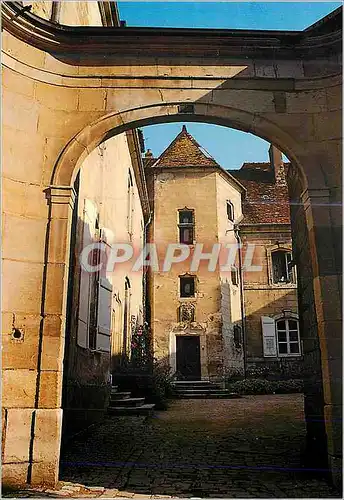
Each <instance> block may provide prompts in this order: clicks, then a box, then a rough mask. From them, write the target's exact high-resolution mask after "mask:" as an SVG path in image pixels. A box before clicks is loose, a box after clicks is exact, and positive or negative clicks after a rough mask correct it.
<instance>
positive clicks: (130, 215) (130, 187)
mask: <svg viewBox="0 0 344 500" xmlns="http://www.w3.org/2000/svg"><path fill="white" fill-rule="evenodd" d="M127 207H128V214H127V222H128V224H127V226H128V233H129V237H130V239H131V238H132V233H133V212H134V184H133V177H132V175H131V172H130V170H129V174H128V193H127Z"/></svg>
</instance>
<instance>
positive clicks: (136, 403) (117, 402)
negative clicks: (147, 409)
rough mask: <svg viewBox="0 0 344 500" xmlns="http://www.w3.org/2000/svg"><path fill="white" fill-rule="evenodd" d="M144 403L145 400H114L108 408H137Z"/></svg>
mask: <svg viewBox="0 0 344 500" xmlns="http://www.w3.org/2000/svg"><path fill="white" fill-rule="evenodd" d="M144 402H145V398H124V399H114V400H113V401H111V403H110V408H118V407H120V406H123V407H126V408H127V407H137V406H142V405H143V404H144Z"/></svg>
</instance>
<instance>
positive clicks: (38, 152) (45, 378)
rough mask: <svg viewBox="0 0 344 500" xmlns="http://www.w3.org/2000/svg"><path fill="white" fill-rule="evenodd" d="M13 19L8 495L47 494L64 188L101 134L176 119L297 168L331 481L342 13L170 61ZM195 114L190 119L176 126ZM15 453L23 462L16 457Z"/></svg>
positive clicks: (173, 55) (335, 427) (68, 196)
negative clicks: (209, 127)
mask: <svg viewBox="0 0 344 500" xmlns="http://www.w3.org/2000/svg"><path fill="white" fill-rule="evenodd" d="M11 5H12V6H14V5H15V3H14V2H13V4H11V3H10V2H9V3H8V4H6V5H5V4H4V5H3V16H2V27H3V35H2V50H3V66H4V73H3V108H2V110H3V114H2V119H3V129H2V132H3V146H4V147H3V153H2V154H3V172H2V175H3V193H4V194H3V212H4V214H5V215H4V227H5V229H4V232H3V258H4V262H3V289H4V296H3V322H2V327H3V346H4V358H3V359H4V361H3V370H4V373H3V408H4V422H5V425H4V435H5V445H4V456H5V458H4V461H3V475H4V477H5V478H6V481H7V482H8V483H14V484H16V485H18V484H21V483H27V482H29V483H30V484H35V483H36V484H37V482H45V483H50V484H54V483H55V482H56V481H57V476H58V460H59V447H60V437H61V387H62V371H63V366H62V360H63V346H64V332H65V321H66V284H67V281H66V280H67V276H68V258H69V253H68V251H67V249H69V239H70V229H69V228H70V220H71V213H72V206H73V196H74V195H73V191H72V189H71V185H72V182H73V172H75V170H76V169H77V167H78V166H80V164H81V163H82V161H83V159H84V158H85V157H86V156H87V155H88V154H89V153H90V151H92V150H93V149H94V148H95V147H96V146H97V145H98V144H99V143H100V142H101V141H102V140H103V139H104V137H105V136H106V134H108V133H109V131H110V130H111V131H112V133H119V132H121V131H123V128H125V127H127V128H130V127H131V126H137V124H140V125H143V124H144V123H145V124H147V123H151V124H153V123H158V122H162V121H180V120H181V119H183V120H184V119H185V120H193V121H195V120H200V121H207V122H208V123H209V122H211V123H215V124H222V125H226V126H235V127H236V128H238V129H241V130H244V131H250V132H252V133H254V134H257V135H258V136H261V137H264V138H266V139H268V140H269V141H270V142H272V143H274V144H275V145H276V146H277V147H279V148H280V149H281V150H282V151H283V152H284V153H285V154H287V155H288V157H289V159H290V160H291V161H293V162H294V163H295V165H296V167H297V177H298V178H299V180H300V182H301V184H302V190H303V195H302V198H301V203H302V205H303V207H304V213H305V218H301V217H300V218H298V217H297V220H300V221H301V220H302V221H303V224H304V227H303V229H304V231H305V233H306V235H307V237H308V241H309V247H308V251H307V258H305V263H306V265H309V264H310V271H309V272H310V276H309V283H311V286H312V287H313V292H314V293H313V297H312V298H311V300H312V304H314V308H315V317H316V322H317V329H318V337H319V339H320V350H321V370H322V374H323V377H322V381H323V405H324V412H325V415H326V420H325V430H326V437H327V447H328V448H327V449H328V457H329V464H330V467H331V468H332V470H333V472H334V473H335V471H339V470H341V465H340V457H341V449H340V445H341V438H340V432H341V425H340V423H338V422H340V418H341V409H342V407H341V404H342V403H341V367H342V363H341V354H342V348H341V341H342V324H341V307H340V305H341V303H340V290H341V272H342V269H341V230H342V217H341V207H342V196H341V194H342V193H341V186H342V182H341V155H342V153H341V120H342V114H341V103H342V93H341V59H342V56H341V48H340V47H341V44H340V30H341V28H340V26H339V23H338V19H340V18H341V15H340V13H339V14H337V15H335V16H333V17H332V20H331V19H330V20H329V19H327V20H325V21H322V22H321V23H320V27H318V28H317V31H316V33H315V34H314V33H313V31H314V30H313V29H310V30H307V31H306V32H305V33H304V36H305V37H306V40H305V43H304V44H302V47H301V48H300V46H297V45H298V42H296V46H294V45H293V43H292V44H291V45H289V44H288V43H284V41H285V40H286V38H289V40H290V37H291V35H288V34H283V37H284V38H283V41H282V40H281V39H278V38H277V39H276V41H275V42H273V43H274V44H275V45H274V46H273V47H271V34H270V33H266V32H265V33H264V32H263V33H260V34H259V35H258V34H257V33H253V34H252V35H253V42H252V37H251V39H250V40H251V41H250V42H249V43H247V38H245V43H244V41H242V42H243V43H244V45H243V44H240V43H239V44H238V38H237V37H235V40H234V42H235V43H233V37H232V36H231V35H228V37H227V35H226V40H225V42H226V43H224V39H223V38H221V37H219V34H218V33H216V36H215V37H213V36H212V35H213V34H212V33H211V30H209V32H208V31H207V33H206V34H205V33H202V34H201V35H197V34H195V33H194V32H193V33H192V36H191V35H190V32H189V31H188V30H186V31H185V32H184V36H183V37H180V38H178V44H177V45H178V47H176V37H174V38H173V40H172V38H171V36H170V35H168V34H166V37H165V36H164V37H163V40H162V37H161V34H160V32H159V33H157V32H155V31H154V30H153V32H151V31H150V35H149V37H145V38H142V39H141V40H140V44H139V45H138V44H137V33H133V32H132V30H131V34H130V36H129V34H127V39H126V40H127V43H126V44H123V41H118V38H116V37H115V36H113V35H112V34H111V33H109V34H108V35H107V36H108V38H107V43H106V44H105V45H104V38H103V34H101V35H98V34H96V33H94V32H93V31H92V30H91V32H90V33H88V34H83V35H82V39H80V37H79V36H78V35H77V34H76V33H72V34H70V35H68V34H66V33H65V32H64V34H63V37H64V38H63V43H61V44H54V43H53V41H52V40H55V38H54V37H55V36H56V33H55V32H53V30H52V28H49V26H48V25H47V26H46V27H45V33H44V36H41V34H39V33H38V31H37V29H38V28H37V26H36V23H35V22H34V21H32V19H30V18H28V17H25V16H17V17H15V14H16V12H15V11H13V10H12V6H11ZM13 8H14V7H13ZM333 22H334V23H333ZM336 23H337V24H336ZM329 24H330V25H329ZM110 31H111V30H110ZM313 35H314V36H313ZM59 36H60V35H59ZM221 36H222V35H221ZM257 36H259V37H261V42H262V43H259V53H257V52H256V49H257V50H258V46H257ZM195 37H196V38H197V43H195V42H194V41H195ZM292 37H293V40H295V37H294V35H292ZM307 37H308V38H307ZM312 37H313V38H312ZM191 38H192V43H191ZM59 40H60V41H61V38H60V39H59ZM218 40H219V42H218ZM227 42H228V43H227ZM119 43H122V45H121V51H119V50H118V47H119V45H118V44H119ZM220 44H222V45H221V46H220ZM171 46H173V52H171ZM238 46H240V51H238V50H237V49H236V47H238ZM243 46H245V50H244V52H243V50H242V47H243ZM215 47H216V48H219V54H220V55H217V56H216V57H215V58H214V50H215ZM89 48H91V49H92V50H89ZM109 48H111V50H112V52H111V53H110V51H109ZM227 48H228V52H223V51H226V50H227ZM177 49H178V50H177ZM190 52H192V54H190ZM286 52H287V53H286ZM128 54H131V55H130V57H129V55H128ZM191 55H192V57H191ZM104 58H106V61H107V65H106V66H104V64H103V61H104ZM157 76H158V79H157V78H156V77H157ZM233 77H235V78H233ZM162 81H163V85H162ZM190 103H193V106H191V108H190V109H191V111H192V113H189V114H187V113H183V109H184V108H183V104H190ZM51 184H53V186H51ZM305 219H306V220H305ZM295 220H296V218H295V219H294V221H295ZM294 223H295V222H293V224H294ZM299 310H300V314H301V315H302V314H303V312H302V310H303V305H302V304H300V307H299ZM313 323H314V324H315V321H314V322H313ZM15 330H19V333H18V332H17V331H15ZM20 332H22V333H24V337H22V333H20ZM13 334H15V335H13ZM22 338H24V340H23V341H22V340H21V339H22ZM17 340H19V342H17ZM19 412H20V415H21V416H22V418H23V420H22V422H23V423H22V425H20V426H18V425H17V423H16V422H17V420H16V419H17V416H18V413H19ZM24 415H25V421H24ZM29 421H30V424H29V423H28V422H29ZM31 429H33V433H32V434H31ZM17 440H19V442H20V446H19V450H22V451H20V453H19V452H18V456H16V457H14V456H13V452H12V450H13V449H15V448H14V447H13V443H15V442H18V441H17Z"/></svg>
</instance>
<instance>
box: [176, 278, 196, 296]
mask: <svg viewBox="0 0 344 500" xmlns="http://www.w3.org/2000/svg"><path fill="white" fill-rule="evenodd" d="M179 290H180V296H181V297H194V296H195V277H194V276H181V277H180V278H179Z"/></svg>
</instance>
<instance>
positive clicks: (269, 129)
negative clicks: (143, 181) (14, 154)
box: [51, 102, 307, 188]
mask: <svg viewBox="0 0 344 500" xmlns="http://www.w3.org/2000/svg"><path fill="white" fill-rule="evenodd" d="M183 104H184V105H185V103H179V102H178V103H169V104H161V103H160V104H157V105H154V104H153V105H149V106H143V107H138V108H134V109H128V110H126V111H121V112H112V113H110V114H107V115H104V116H103V117H101V118H99V119H97V120H96V121H94V122H92V123H90V124H89V125H87V126H86V127H84V128H83V129H82V130H80V132H79V133H78V134H77V135H75V136H74V137H73V138H72V139H71V140H70V141H69V142H68V144H67V145H66V146H65V148H64V150H63V151H62V152H61V154H60V156H59V158H58V159H57V161H56V164H55V167H54V171H53V175H52V178H51V184H52V185H59V186H60V185H61V186H63V185H67V186H70V185H71V184H72V183H73V181H74V178H75V175H76V173H77V171H78V169H79V168H80V166H81V164H82V162H83V161H84V159H85V158H86V156H87V155H88V154H90V153H91V152H92V151H93V149H95V148H96V147H97V146H98V145H99V144H101V143H102V142H103V141H104V140H106V139H108V138H110V137H111V136H113V135H117V134H119V133H122V132H124V131H126V130H129V129H131V128H135V127H142V126H145V125H152V124H157V123H167V122H176V121H185V122H203V123H211V124H215V125H222V126H227V127H231V128H235V129H237V130H242V131H244V132H250V133H252V134H254V135H257V136H258V137H261V138H262V139H265V140H267V141H268V142H271V143H272V144H274V145H275V146H277V147H278V148H279V149H280V150H281V151H282V152H283V153H284V154H285V155H287V156H288V158H289V159H290V160H291V161H292V162H293V163H294V164H295V165H296V167H297V170H298V172H299V175H300V178H301V181H302V184H303V185H304V188H306V186H307V180H306V176H305V175H304V171H303V168H302V164H301V162H300V160H299V157H298V156H299V153H301V152H302V151H303V150H304V149H303V147H302V144H300V143H299V142H298V141H297V140H296V139H295V138H293V137H291V136H290V135H289V134H288V133H287V132H285V131H284V130H283V129H282V128H280V127H279V126H278V116H276V122H277V123H275V122H273V121H271V120H269V119H266V118H264V117H262V116H260V115H257V114H255V113H250V112H247V111H243V110H240V109H236V108H231V107H227V106H223V105H216V104H209V103H205V104H202V103H196V104H194V109H193V113H192V114H185V113H183V112H180V106H181V105H183Z"/></svg>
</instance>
